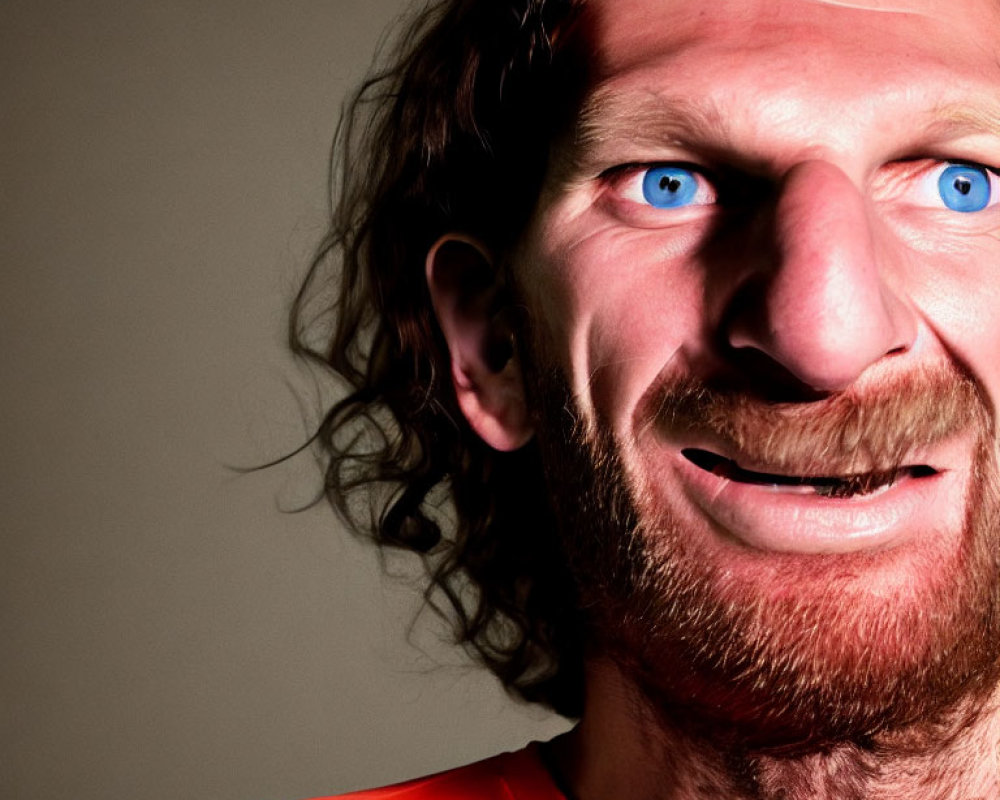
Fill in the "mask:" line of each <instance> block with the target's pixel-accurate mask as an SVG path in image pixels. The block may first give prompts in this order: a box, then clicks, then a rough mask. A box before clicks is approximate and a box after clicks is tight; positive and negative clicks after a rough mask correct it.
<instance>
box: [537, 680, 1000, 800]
mask: <svg viewBox="0 0 1000 800" xmlns="http://www.w3.org/2000/svg"><path fill="white" fill-rule="evenodd" d="M587 678H588V680H587V689H588V690H587V698H586V706H585V711H584V715H583V718H582V719H581V722H580V725H579V726H578V727H577V728H576V729H575V730H574V731H573V732H572V733H570V734H569V735H567V736H566V737H565V738H564V739H563V740H561V741H559V742H557V744H556V757H557V759H558V761H559V763H560V765H561V769H562V770H563V772H564V776H565V778H566V780H567V782H568V784H569V785H570V786H571V788H572V790H573V792H574V794H575V796H576V798H577V800H611V799H612V798H622V797H627V798H629V799H630V800H708V798H712V800H777V799H778V798H781V799H782V800H806V798H808V800H834V799H836V800H855V799H856V800H861V798H864V800H912V799H913V798H921V800H988V799H989V798H996V797H1000V710H998V709H1000V694H997V693H995V694H994V696H993V698H992V700H991V702H990V703H989V704H987V705H986V706H984V707H983V708H981V709H978V710H977V712H976V713H975V714H972V713H966V714H964V715H962V721H961V723H956V724H955V725H953V726H951V727H950V728H948V729H947V730H946V729H945V728H944V727H943V726H940V725H938V726H936V727H935V730H934V733H933V735H932V734H930V733H928V730H927V726H925V727H922V728H920V729H918V728H916V727H914V728H913V729H909V730H904V731H894V732H892V733H889V734H883V735H880V736H878V737H873V738H872V739H871V740H870V741H867V742H866V743H865V744H864V746H861V745H858V744H855V743H845V744H832V745H825V746H823V747H822V748H814V749H812V750H805V749H803V750H800V751H797V752H795V753H794V754H789V753H787V752H784V753H782V754H780V755H774V754H769V753H767V752H754V751H752V750H748V749H746V748H742V747H740V746H738V745H732V744H728V745H725V746H723V745H720V744H719V743H718V741H715V740H714V739H713V740H712V741H709V740H706V738H705V737H703V736H700V735H696V734H692V733H690V732H687V729H686V728H685V727H684V726H681V725H676V724H671V723H670V722H669V721H668V720H665V719H664V718H663V716H662V715H659V714H657V713H656V711H655V710H654V709H652V708H651V707H650V705H649V704H648V702H647V701H646V700H645V699H644V698H642V697H641V695H640V693H639V691H638V690H637V688H636V687H635V685H634V684H632V683H631V682H630V681H629V680H628V678H626V677H625V675H623V673H622V672H621V671H620V670H618V669H617V668H616V667H615V666H614V665H613V664H610V663H608V662H597V663H593V664H591V665H590V666H589V669H588V675H587ZM957 716H959V715H956V717H957ZM719 738H725V737H724V736H720V737H719Z"/></svg>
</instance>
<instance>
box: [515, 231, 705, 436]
mask: <svg viewBox="0 0 1000 800" xmlns="http://www.w3.org/2000/svg"><path fill="white" fill-rule="evenodd" d="M533 261H534V269H533V275H532V276H531V279H530V283H531V286H532V292H531V296H532V299H531V305H532V307H533V309H536V311H535V317H536V324H539V325H541V326H542V328H543V330H544V331H545V333H546V335H547V337H548V341H549V342H551V343H552V345H554V347H555V350H556V353H555V355H556V358H557V361H558V363H559V365H560V366H561V367H562V368H563V369H564V371H565V372H566V375H567V377H568V379H569V382H570V385H571V386H572V387H573V390H574V392H575V394H576V397H577V400H578V403H579V405H580V408H581V410H582V412H583V413H584V414H585V416H586V417H587V418H588V419H590V420H591V421H593V420H594V419H596V418H600V419H602V420H603V421H605V422H607V423H609V424H610V425H611V426H612V428H613V429H614V430H615V431H616V433H618V434H620V435H622V434H626V433H627V431H626V429H627V427H628V425H629V421H630V419H631V414H632V410H633V409H634V408H635V405H636V403H637V402H638V401H639V399H640V398H641V396H642V395H643V393H644V392H645V391H646V390H647V389H648V388H649V386H650V384H651V383H652V382H653V381H654V380H655V379H656V378H657V376H658V375H660V374H661V372H662V371H663V370H664V369H665V368H668V367H670V366H671V365H672V364H674V362H675V361H676V360H677V358H678V354H679V353H680V352H682V351H686V350H690V349H691V348H692V346H693V345H694V343H695V341H696V339H697V337H698V335H699V332H700V331H701V329H702V328H703V327H704V326H703V321H702V316H703V308H704V281H703V277H702V276H703V271H702V270H701V269H700V268H699V267H696V266H693V265H692V264H690V262H688V261H686V260H685V259H683V258H678V257H676V256H673V255H671V254H669V253H667V252H666V248H665V244H664V238H663V237H662V236H658V235H657V234H656V232H636V231H628V232H627V233H620V232H618V233H616V232H614V231H612V230H601V229H598V230H596V231H595V232H594V233H593V234H592V235H589V236H588V237H586V238H585V239H581V240H578V241H575V242H573V243H572V244H569V245H566V246H563V247H558V246H557V247H552V248H548V249H547V251H546V252H545V253H544V254H543V255H542V256H541V257H539V258H536V259H534V260H533Z"/></svg>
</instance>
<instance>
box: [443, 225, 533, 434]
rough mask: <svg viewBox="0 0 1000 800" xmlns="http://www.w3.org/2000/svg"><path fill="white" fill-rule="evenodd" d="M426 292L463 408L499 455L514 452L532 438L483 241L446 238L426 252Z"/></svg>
mask: <svg viewBox="0 0 1000 800" xmlns="http://www.w3.org/2000/svg"><path fill="white" fill-rule="evenodd" d="M427 286H428V288H429V290H430V295H431V303H432V304H433V306H434V313H435V314H436V315H437V320H438V325H440V327H441V332H442V333H443V334H444V338H445V341H446V342H447V344H448V353H449V355H450V357H451V379H452V382H453V384H454V386H455V395H456V397H457V398H458V405H459V408H460V409H461V410H462V413H463V414H464V415H465V418H466V419H467V420H468V421H469V424H470V425H471V426H472V429H473V430H474V431H475V432H476V433H477V434H479V436H480V438H482V439H483V441H485V442H486V443H487V444H488V445H490V446H491V447H493V448H496V449H497V450H516V449H517V448H519V447H521V446H522V445H524V444H525V443H526V442H527V441H528V440H529V439H530V438H531V436H532V434H533V433H534V430H533V428H532V425H531V421H530V419H529V416H528V408H527V402H526V400H525V396H524V381H523V378H522V376H521V367H520V364H519V363H518V360H517V348H516V347H515V346H514V344H515V342H514V336H515V333H516V330H515V326H514V325H513V323H512V314H511V312H512V309H511V308H510V307H509V306H505V302H504V300H505V292H504V288H505V287H504V286H503V280H502V278H501V277H500V276H499V275H498V274H497V270H495V269H494V267H493V263H492V259H491V258H490V256H489V255H488V254H487V251H486V250H485V248H483V247H482V246H481V245H480V244H479V243H478V242H476V241H474V240H473V239H470V238H467V237H464V236H461V235H459V234H446V235H444V236H442V237H441V238H440V239H438V240H437V242H435V243H434V246H433V247H431V249H430V252H429V253H428V254H427Z"/></svg>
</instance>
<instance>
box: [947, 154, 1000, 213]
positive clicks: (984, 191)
mask: <svg viewBox="0 0 1000 800" xmlns="http://www.w3.org/2000/svg"><path fill="white" fill-rule="evenodd" d="M938 193H939V194H940V195H941V199H942V200H943V201H944V204H945V205H946V206H948V208H950V209H951V210H952V211H961V212H963V213H968V212H972V211H982V210H983V209H984V208H986V206H987V205H989V202H990V194H991V191H990V176H989V174H988V173H987V171H986V168H985V167H977V166H973V165H971V164H952V165H951V166H949V167H946V168H945V169H944V171H942V173H941V177H939V178H938Z"/></svg>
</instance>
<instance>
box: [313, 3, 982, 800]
mask: <svg viewBox="0 0 1000 800" xmlns="http://www.w3.org/2000/svg"><path fill="white" fill-rule="evenodd" d="M998 30H1000V6H998V5H997V4H996V3H995V2H992V0H966V1H964V2H959V3H955V2H944V0H898V2H893V3H888V2H883V1H882V0H856V2H840V1H839V0H837V1H836V2H834V0H769V1H766V2H765V1H764V0H760V1H759V2H756V1H750V0H742V1H740V2H736V0H716V2H712V3H699V2H694V0H586V1H585V2H569V1H568V0H567V1H565V2H559V1H558V0H549V2H543V0H519V1H517V2H510V3H500V2H496V3H494V2H484V0H453V1H452V2H446V3H444V4H443V5H441V6H439V7H434V8H431V9H429V10H427V11H425V12H424V13H423V14H422V16H420V17H419V19H418V20H417V21H416V22H415V23H414V24H413V28H412V29H411V31H410V32H409V33H408V34H407V35H406V36H405V37H404V47H403V49H402V50H400V52H399V53H397V56H396V59H395V61H393V63H392V64H391V65H390V66H389V67H388V68H387V69H386V70H385V71H384V72H383V73H382V74H381V75H379V76H376V77H375V78H374V79H373V80H372V81H371V82H370V83H369V84H368V85H367V86H366V88H365V89H364V90H363V91H362V93H361V94H360V95H359V98H358V100H357V102H356V103H355V104H354V106H353V109H352V110H351V111H350V112H349V114H348V117H347V120H348V127H347V128H346V133H345V135H344V137H343V138H342V140H341V143H342V147H343V148H344V150H343V158H344V165H345V168H344V186H343V193H342V196H341V200H340V205H339V206H338V210H337V215H336V217H335V225H334V233H333V235H332V236H331V239H330V241H329V243H328V248H327V251H325V253H324V256H333V257H334V258H335V259H339V260H340V261H341V262H342V264H343V271H342V273H341V283H340V290H339V303H338V313H339V318H338V322H337V327H336V330H335V332H334V335H333V337H332V339H331V340H330V341H329V342H326V343H324V344H322V345H315V344H314V346H313V347H312V348H310V347H309V346H308V345H306V344H303V343H302V341H301V340H302V338H303V337H306V336H307V335H308V334H307V332H306V331H305V328H304V323H305V321H306V320H307V318H311V313H308V312H309V310H310V309H311V308H312V306H311V302H310V299H309V298H312V297H314V296H315V295H316V293H317V291H321V290H322V289H323V283H322V280H321V269H320V268H321V266H322V264H323V263H324V261H323V259H320V260H319V261H318V262H317V267H316V269H315V270H314V272H313V274H312V275H311V277H310V281H309V282H308V283H307V285H306V288H305V289H304V290H303V295H302V297H301V298H300V302H299V304H298V306H297V309H296V315H297V316H296V320H297V321H296V328H295V330H296V331H297V332H298V333H297V335H298V336H299V337H300V343H299V347H300V348H302V349H303V351H305V352H309V353H312V354H313V355H315V356H322V357H323V358H324V359H325V360H328V361H329V362H330V363H331V364H332V365H333V367H334V368H335V369H336V370H337V371H338V372H339V373H340V374H341V375H343V376H345V377H346V378H347V379H348V380H349V381H350V382H351V384H352V387H353V389H352V392H351V393H350V395H349V396H348V397H347V398H346V399H345V400H343V401H342V402H341V403H339V404H338V405H337V406H336V407H335V408H334V409H333V410H332V411H331V412H330V414H329V416H328V417H327V420H326V423H325V425H324V426H323V428H322V430H321V431H320V435H319V440H320V441H321V442H322V443H323V444H324V445H325V447H326V450H327V452H328V454H329V457H330V466H329V470H328V476H327V477H328V485H329V487H330V496H331V498H332V499H333V500H334V501H335V502H336V503H337V505H338V507H339V508H340V509H341V510H342V511H343V512H344V513H345V514H346V515H347V516H348V517H349V518H351V519H353V520H355V521H356V523H357V524H358V525H359V526H360V527H364V526H365V523H366V522H367V521H371V522H372V523H373V524H372V526H371V527H372V528H373V530H374V534H375V536H376V538H377V540H378V541H379V542H380V543H382V544H383V545H393V546H400V547H405V548H410V549H412V550H415V551H418V552H421V553H424V554H426V559H427V564H428V568H429V570H430V575H431V577H432V585H433V586H434V587H436V592H437V594H435V595H433V596H434V597H436V598H437V601H438V605H439V606H440V605H441V604H442V601H444V602H445V603H449V602H450V607H451V609H452V610H453V611H454V612H456V613H455V618H456V620H457V622H456V624H457V630H458V632H459V638H460V639H461V640H462V641H463V642H465V643H466V644H467V645H468V646H470V647H471V648H473V649H474V650H475V651H476V652H477V653H478V655H479V657H480V658H481V659H482V660H483V661H484V662H485V663H486V664H487V665H488V666H489V667H490V668H491V669H492V670H493V671H494V672H495V673H496V674H497V675H498V676H499V677H500V679H501V680H502V681H503V682H504V683H505V684H506V685H507V686H508V687H509V688H510V689H511V690H512V691H513V692H515V693H517V694H519V695H520V696H522V697H524V698H526V699H528V700H530V701H536V702H541V703H546V704H548V705H549V706H551V707H552V708H554V709H556V710H557V711H559V712H561V713H563V714H566V715H568V716H573V717H579V720H580V721H579V724H578V726H577V727H576V728H575V729H574V731H573V732H571V733H570V734H568V735H567V736H565V737H563V738H561V739H559V740H557V741H556V742H554V743H550V744H548V745H543V746H533V747H531V748H529V749H528V750H525V751H522V752H521V753H518V754H513V755H507V756H501V757H499V758H498V759H494V760H491V761H487V762H484V763H482V764H479V765H474V766H472V767H467V768H464V769H460V770H457V771H453V772H451V773H445V774H444V775H440V776H436V777H433V778H430V779H424V780H418V781H416V782H414V783H411V784H408V785H404V786H403V787H401V788H396V789H393V790H388V791H384V792H373V793H371V794H362V795H361V797H372V798H375V797H400V798H413V799H414V800H415V799H416V798H425V797H428V798H430V797H477V796H483V797H501V796H502V797H515V798H518V800H523V798H528V797H551V798H558V797H560V796H566V797H571V798H574V797H575V798H579V800H603V799H605V798H613V797H628V798H642V799H643V800H645V799H646V798H657V799H658V800H662V799H665V798H678V799H683V800H687V799H688V798H740V800H745V799H749V798H785V799H786V800H791V798H920V800H925V799H926V798H935V799H941V800H945V799H946V798H954V799H955V800H974V798H982V799H984V800H987V799H995V798H998V797H1000V713H998V705H997V700H998V697H997V685H998V677H1000V676H998V669H997V662H998V657H997V656H998V646H1000V613H998V612H1000V608H998V599H997V598H998V591H997V590H998V586H1000V582H998V577H1000V575H998V571H1000V567H998V553H1000V542H998V537H1000V534H998V528H997V520H996V515H997V510H998V496H997V440H996V432H995V427H994V426H995V419H996V412H997V404H998V399H1000V359H998V358H996V357H995V352H996V344H997V342H1000V315H998V314H997V313H996V309H997V308H998V303H1000V184H998V172H997V165H998V164H1000V91H998V87H1000V44H998V39H997V37H996V31H998ZM359 147H360V150H359V149H358V148H359ZM366 500H367V501H368V502H365V501H366ZM369 512H371V513H370V514H369Z"/></svg>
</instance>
